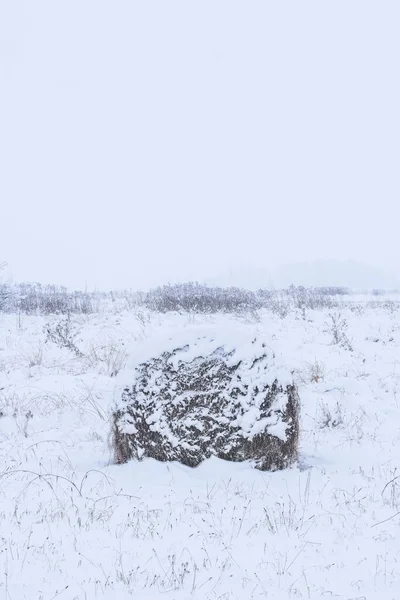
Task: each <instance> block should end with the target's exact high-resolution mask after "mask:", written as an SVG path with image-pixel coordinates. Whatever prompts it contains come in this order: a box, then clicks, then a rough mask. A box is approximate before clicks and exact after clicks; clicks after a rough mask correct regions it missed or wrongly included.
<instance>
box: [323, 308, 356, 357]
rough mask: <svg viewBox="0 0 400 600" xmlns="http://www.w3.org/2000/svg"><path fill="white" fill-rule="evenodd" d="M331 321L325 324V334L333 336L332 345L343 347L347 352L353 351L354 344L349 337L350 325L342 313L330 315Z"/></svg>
mask: <svg viewBox="0 0 400 600" xmlns="http://www.w3.org/2000/svg"><path fill="white" fill-rule="evenodd" d="M329 318H330V321H329V322H327V323H325V325H326V326H327V329H325V333H330V334H331V335H332V344H334V345H338V346H341V347H342V348H344V349H345V350H350V351H352V350H353V347H352V344H351V342H350V340H349V338H348V337H347V329H348V323H347V321H346V319H345V318H344V317H342V315H341V314H340V313H331V314H329Z"/></svg>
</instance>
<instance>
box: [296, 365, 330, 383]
mask: <svg viewBox="0 0 400 600" xmlns="http://www.w3.org/2000/svg"><path fill="white" fill-rule="evenodd" d="M297 374H298V375H297V376H298V381H299V382H300V383H302V384H304V385H308V384H309V383H319V382H320V381H324V379H325V365H324V363H322V362H319V361H318V360H315V361H314V362H307V363H306V364H305V366H304V369H303V370H302V371H298V372H297Z"/></svg>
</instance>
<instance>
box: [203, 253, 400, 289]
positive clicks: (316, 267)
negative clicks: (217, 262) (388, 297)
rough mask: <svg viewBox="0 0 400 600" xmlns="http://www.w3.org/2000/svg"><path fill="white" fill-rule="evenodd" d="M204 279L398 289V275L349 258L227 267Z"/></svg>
mask: <svg viewBox="0 0 400 600" xmlns="http://www.w3.org/2000/svg"><path fill="white" fill-rule="evenodd" d="M208 283H212V284H219V285H227V286H229V285H236V286H243V287H246V288H249V289H257V288H261V287H262V288H271V287H272V288H286V287H288V286H290V285H292V284H293V285H304V286H306V287H320V286H340V287H348V288H351V289H363V290H364V289H376V288H379V289H400V281H399V278H398V277H395V276H394V275H392V274H390V273H388V272H386V271H385V270H384V269H380V268H378V267H373V266H370V265H365V264H362V263H358V262H356V261H352V260H346V261H339V260H317V261H314V262H301V263H292V264H287V265H283V266H281V267H278V268H276V269H274V270H269V269H262V268H259V267H254V268H253V267H251V268H248V269H246V268H241V269H237V270H236V269H235V270H233V269H232V270H231V271H230V272H228V273H226V274H224V275H223V276H221V277H218V278H213V279H212V280H209V281H208Z"/></svg>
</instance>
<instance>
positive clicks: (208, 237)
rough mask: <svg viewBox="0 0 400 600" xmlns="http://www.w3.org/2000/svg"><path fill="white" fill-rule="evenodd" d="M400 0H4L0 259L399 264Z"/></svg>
mask: <svg viewBox="0 0 400 600" xmlns="http://www.w3.org/2000/svg"><path fill="white" fill-rule="evenodd" d="M399 28H400V3H399V1H398V0H393V1H385V0H379V1H378V0H374V1H373V2H372V1H368V0H360V1H358V0H351V1H350V0H342V1H341V0H335V1H331V2H322V1H321V0H318V1H308V0H304V1H302V2H299V1H297V0H296V1H282V2H275V1H272V0H271V1H268V0H262V1H257V0H252V1H251V2H247V1H245V0H241V1H240V2H237V1H233V0H229V1H222V0H212V1H210V0H193V1H188V0H184V1H179V2H178V1H175V0H168V1H165V0H162V1H161V0H160V1H157V2H155V1H152V0H146V1H135V0H116V1H111V0H107V1H104V0H84V1H83V0H57V1H54V0H51V1H50V0H48V1H43V0H35V1H32V0H26V1H22V0H12V1H6V0H3V1H0V203H1V210H0V223H1V228H0V262H1V261H2V260H5V261H7V262H8V264H9V272H11V273H13V274H14V277H15V279H16V280H41V281H43V282H52V283H53V282H54V283H65V284H66V285H68V286H73V287H82V286H84V285H88V286H89V287H93V286H97V287H100V288H111V287H114V288H115V287H147V286H150V285H155V284H157V283H163V282H165V281H168V280H169V281H173V280H178V279H204V278H218V277H219V275H223V274H225V273H227V272H229V271H234V270H238V271H241V272H243V271H246V270H247V269H263V268H265V269H272V268H275V267H276V266H278V265H280V264H284V263H290V262H296V261H309V260H314V259H328V258H329V259H354V260H357V261H360V262H363V263H368V264H371V265H375V266H381V267H386V268H388V269H391V270H393V271H396V272H397V273H399V272H400V261H399V254H400V252H399V247H400V246H399V217H400V195H399V192H400V168H399V167H400V116H399V115H400V108H399V107H400V77H399V73H400V65H399V63H400V36H399Z"/></svg>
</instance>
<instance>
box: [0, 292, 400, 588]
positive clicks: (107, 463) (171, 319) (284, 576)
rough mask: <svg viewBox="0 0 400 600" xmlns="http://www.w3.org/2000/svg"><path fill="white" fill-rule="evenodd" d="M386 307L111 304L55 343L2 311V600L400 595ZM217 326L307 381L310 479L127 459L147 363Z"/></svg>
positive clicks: (392, 358) (398, 363) (304, 466)
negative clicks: (123, 437) (117, 429)
mask: <svg viewBox="0 0 400 600" xmlns="http://www.w3.org/2000/svg"><path fill="white" fill-rule="evenodd" d="M368 300H371V298H368ZM374 300H376V304H375V305H373V306H371V305H369V306H367V303H366V299H365V298H361V297H360V298H359V299H358V301H357V302H355V301H354V299H353V302H352V304H353V306H352V308H351V309H350V308H343V309H342V310H341V311H340V316H339V314H338V310H337V309H333V310H325V311H319V310H315V311H306V312H305V313H304V314H303V313H300V312H298V313H296V312H292V313H291V314H289V315H288V316H287V317H286V318H283V319H281V318H279V316H276V315H273V314H272V313H269V312H261V313H259V314H258V315H257V314H252V315H251V316H248V317H246V316H245V315H244V316H241V317H238V316H219V315H213V316H198V315H193V314H191V315H174V314H170V315H160V314H155V313H149V312H146V311H145V310H142V309H140V310H138V309H134V310H133V311H123V310H116V309H113V306H110V307H109V309H108V310H104V311H102V312H101V313H99V314H94V315H90V316H73V317H71V321H70V323H68V322H66V321H64V322H63V323H62V327H61V328H60V327H59V329H58V333H57V329H56V328H57V324H58V323H59V322H60V321H63V317H57V316H52V317H28V316H25V315H20V316H18V315H0V598H4V599H5V600H23V599H29V600H54V599H57V600H73V599H75V600H78V599H79V600H92V599H95V598H99V599H101V600H125V599H128V598H131V597H134V598H135V599H136V598H137V599H138V600H155V599H160V598H163V599H169V600H186V599H189V598H190V599H193V600H200V599H201V600H203V599H213V600H217V599H219V600H233V599H235V600H249V599H252V598H254V599H255V598H268V599H277V600H286V599H290V598H312V599H314V598H315V599H317V598H340V599H346V600H350V599H352V600H355V599H358V600H361V599H367V600H397V599H398V598H399V597H400V591H399V590H400V472H399V471H398V467H399V462H400V311H398V310H397V308H398V304H397V303H393V302H389V303H387V304H384V300H382V299H380V298H378V299H374ZM381 302H382V303H383V304H382V306H380V303H381ZM344 320H346V322H347V324H348V327H347V328H346V323H345V322H344ZM47 325H49V326H50V331H51V332H52V333H51V335H50V336H49V335H48V334H47V333H46V328H47ZM205 329H206V330H207V331H208V332H210V331H212V332H214V334H215V336H218V331H219V329H220V330H222V329H223V330H224V331H226V330H227V329H230V330H232V331H237V330H240V331H243V330H245V331H246V332H247V334H252V333H253V332H254V335H255V336H256V337H257V338H258V339H264V340H265V343H266V344H267V346H268V347H269V348H270V350H271V351H272V352H273V353H274V354H275V357H276V360H277V361H279V363H280V364H281V365H284V366H285V368H286V369H288V370H289V372H292V374H293V378H294V379H295V381H296V382H297V384H298V387H299V394H300V398H301V403H302V416H301V443H300V462H299V464H298V465H296V467H294V468H292V469H290V470H288V471H285V472H275V473H262V472H259V471H257V470H254V469H252V468H251V466H250V465H249V464H245V463H242V464H232V463H225V462H223V461H219V460H217V459H212V460H210V461H208V462H206V463H203V464H202V465H201V466H200V467H198V468H197V469H189V468H186V467H183V466H181V465H179V464H165V463H164V464H162V463H156V462H155V461H152V460H144V461H143V462H140V463H135V462H132V463H128V464H125V465H123V466H117V465H114V464H112V451H111V449H110V444H109V433H110V420H109V417H110V412H111V410H112V407H113V404H114V402H115V401H116V400H118V398H119V396H120V393H121V390H122V388H123V387H124V386H125V385H127V384H128V385H129V384H130V383H132V371H133V367H134V365H136V364H137V363H138V361H140V360H141V359H142V358H147V357H148V355H149V353H150V354H151V352H154V353H157V349H158V348H160V347H161V345H162V344H163V343H165V340H167V339H168V338H170V337H171V336H175V335H176V334H179V337H180V338H182V337H184V338H185V336H186V335H187V337H188V342H189V341H190V339H192V338H193V336H196V335H201V334H202V332H204V330H205ZM63 336H64V337H63ZM189 338H190V339H189ZM46 339H47V340H48V341H47V342H46ZM61 339H67V340H69V341H70V346H69V347H62V343H60V340H61ZM57 340H58V343H57Z"/></svg>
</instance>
